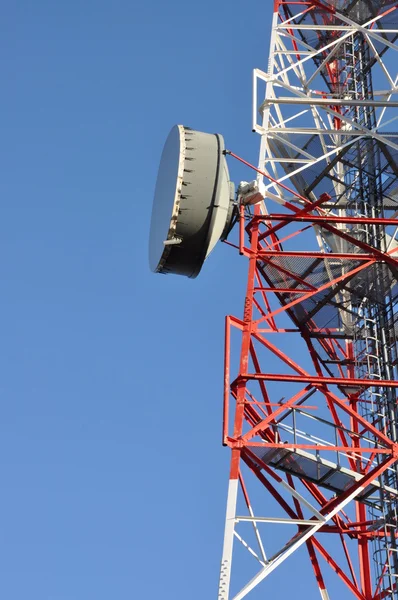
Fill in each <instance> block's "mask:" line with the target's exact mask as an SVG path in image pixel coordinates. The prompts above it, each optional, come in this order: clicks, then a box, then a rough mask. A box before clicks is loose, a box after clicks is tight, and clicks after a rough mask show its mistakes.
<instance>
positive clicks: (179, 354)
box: [0, 0, 318, 600]
mask: <svg viewBox="0 0 398 600" xmlns="http://www.w3.org/2000/svg"><path fill="white" fill-rule="evenodd" d="M271 13H272V3H271V2H260V1H254V0H247V1H246V2H244V3H242V2H226V1H220V0H219V1H216V2H215V1H214V0H212V1H209V0H202V1H201V2H196V3H187V2H183V1H182V0H173V1H172V2H160V1H158V0H156V1H147V2H142V3H141V2H139V3H134V2H129V1H127V0H114V1H112V2H111V1H110V0H107V1H105V0H97V1H95V2H94V1H93V0H91V1H90V0H84V1H83V2H82V1H80V2H78V1H76V0H71V1H68V2H66V1H62V0H61V1H58V2H49V1H47V0H42V1H38V2H27V1H26V0H19V1H18V2H11V3H4V4H3V10H2V19H1V35H0V44H1V51H0V56H1V82H2V94H1V96H0V115H1V138H2V142H1V146H0V152H1V157H0V159H1V166H2V168H1V172H2V176H1V178H0V189H1V197H2V202H1V207H2V208H1V219H0V244H1V261H0V265H1V289H2V296H1V297H2V302H1V304H2V319H1V336H0V340H1V342H0V343H1V364H2V367H1V379H0V390H1V399H2V400H1V404H0V406H1V409H0V477H1V493H0V515H1V516H0V596H1V598H4V600H26V599H29V600H91V599H92V600H109V599H110V598H112V599H116V598H117V599H121V600H124V599H126V600H127V599H130V600H132V599H134V600H135V599H142V600H152V599H155V598H156V599H159V598H161V599H162V600H203V599H210V598H215V597H216V594H217V580H218V570H219V561H220V557H221V547H222V536H223V521H224V511H225V501H226V491H227V479H228V462H229V454H228V451H227V450H226V449H223V448H222V447H221V444H220V440H221V400H222V395H221V394H222V388H221V386H222V359H223V318H224V315H225V314H226V313H235V314H238V315H239V314H241V308H242V304H243V295H244V285H245V267H246V264H245V262H244V259H243V258H240V257H239V256H237V254H235V252H233V251H232V250H230V249H228V248H227V247H225V246H220V247H219V248H217V249H216V251H215V252H214V253H213V255H212V256H211V259H210V260H209V261H208V263H207V264H206V266H205V268H204V270H203V273H202V275H201V276H200V278H198V279H197V280H194V281H190V280H186V279H182V278H180V279H179V278H176V277H162V276H155V275H153V274H151V273H150V272H149V269H148V265H147V240H148V229H149V220H150V210H151V202H152V194H153V190H154V185H155V180H156V173H157V166H158V160H159V157H160V153H161V150H162V145H163V142H164V140H165V138H166V136H167V134H168V131H169V129H170V128H171V127H172V126H173V125H174V124H175V123H183V124H185V125H188V126H191V127H193V128H197V129H200V130H203V131H210V132H212V131H219V132H221V133H223V134H224V136H225V138H226V143H227V146H228V147H229V148H231V149H232V150H234V151H236V152H237V153H240V154H242V155H244V156H245V157H246V158H248V159H249V160H252V161H256V155H257V148H258V143H259V139H258V137H257V136H256V135H255V134H252V133H251V114H250V113H251V73H252V69H253V67H255V66H258V67H263V68H264V67H265V66H266V64H267V54H268V43H269V37H268V36H269V29H270V22H271ZM231 174H232V176H233V178H234V179H235V181H239V180H240V179H243V178H246V177H250V175H249V174H248V173H247V171H246V170H243V169H241V168H240V167H239V166H237V165H231ZM290 568H291V567H290ZM277 581H279V582H283V581H282V580H281V579H279V580H278V576H276V577H275V582H277ZM275 585H276V583H275ZM285 586H286V587H285V589H286V593H287V592H288V591H289V590H290V591H291V582H290V581H288V580H285ZM272 589H273V588H272V587H271V588H269V590H272ZM282 590H283V588H282ZM311 594H312V595H311ZM304 595H305V597H306V600H308V599H309V598H310V599H311V600H312V598H317V597H318V592H317V590H316V587H315V585H313V587H312V588H311V590H307V591H306V592H305V594H303V597H304ZM281 597H284V596H281Z"/></svg>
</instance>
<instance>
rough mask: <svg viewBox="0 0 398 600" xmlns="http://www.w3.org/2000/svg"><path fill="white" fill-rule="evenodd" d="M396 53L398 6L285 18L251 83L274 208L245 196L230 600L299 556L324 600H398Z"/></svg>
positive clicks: (375, 3)
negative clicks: (343, 594)
mask: <svg viewBox="0 0 398 600" xmlns="http://www.w3.org/2000/svg"><path fill="white" fill-rule="evenodd" d="M397 39H398V4H397V3H396V2H391V1H388V0H307V1H299V0H296V1H294V2H293V1H292V2H289V1H288V0H286V1H282V0H276V1H275V4H274V13H273V23H272V34H271V47H270V55H269V67H268V72H263V71H260V70H259V69H256V70H255V72H254V102H253V129H254V130H255V131H257V132H258V133H259V134H260V135H261V147H260V157H259V164H258V168H257V169H256V170H257V173H258V178H257V183H258V189H259V190H260V192H261V194H262V196H263V197H264V198H265V201H264V202H262V203H256V200H255V201H253V202H250V201H247V202H245V201H244V198H243V196H242V202H241V205H240V227H239V250H240V253H241V254H243V255H244V256H246V257H247V259H248V265H249V266H248V280H247V292H246V299H245V308H244V315H243V318H237V317H233V316H229V317H227V320H226V353H225V394H224V429H223V443H224V444H225V445H227V446H229V447H230V448H231V469H230V481H229V491H228V502H227V514H226V523H225V537H224V550H223V558H222V565H221V576H220V588H219V599H220V600H230V599H231V598H235V600H241V599H242V598H244V597H245V596H246V595H247V594H248V593H249V592H251V591H252V590H254V588H256V587H257V586H258V585H259V584H261V585H262V586H266V585H267V584H266V582H263V580H264V579H265V578H266V577H267V576H268V575H269V574H270V573H272V572H273V571H274V570H275V569H276V568H277V567H279V565H281V564H282V563H283V562H284V561H285V560H286V559H288V557H289V556H291V555H292V554H293V553H295V552H296V551H298V550H299V549H300V548H301V549H303V551H307V553H308V555H309V559H310V562H311V565H312V569H313V572H314V574H315V581H316V585H317V586H318V588H319V591H320V593H321V597H322V599H323V600H325V599H327V598H329V597H333V594H332V593H331V592H330V591H329V592H328V584H327V581H329V580H330V577H329V575H327V574H326V571H327V569H329V567H331V569H332V571H334V573H335V574H336V576H337V577H338V578H339V579H340V580H341V582H342V583H343V584H345V586H346V587H347V589H348V590H349V591H350V592H351V594H352V595H353V596H354V597H357V598H358V599H359V600H373V599H374V600H377V599H378V600H382V599H384V598H388V599H396V598H398V577H397V575H398V539H397V524H398V523H397V505H398V491H397V490H398V471H397V459H398V439H397V436H398V432H397V427H398V408H397V391H396V389H397V387H398V377H397V368H398V346H397V337H398V312H397V301H398V260H397V259H398V241H397V235H396V234H397V225H398V221H397V215H398V185H397V179H398V153H397V151H398V134H397V133H394V131H396V129H397V128H396V125H397V113H396V108H397V107H398V101H397V92H398V88H397V83H398V78H397V75H396V71H397V69H396V64H395V62H396V61H397V59H398V54H397V50H398V44H397ZM262 90H264V92H263V96H262V97H261V93H262ZM258 109H259V110H258ZM259 115H260V117H259ZM230 154H232V153H230ZM232 156H236V155H233V154H232ZM236 158H237V157H236ZM271 209H272V210H271ZM273 211H276V212H273ZM237 335H238V336H239V338H240V341H239V346H240V358H239V361H237V364H234V356H235V353H234V351H232V352H231V345H232V344H233V342H235V338H236V336H237ZM278 365H279V366H278ZM281 396H283V398H282V399H281ZM252 488H253V490H254V491H253V492H252V491H251V489H252ZM270 524H272V525H273V529H272V531H273V532H276V531H277V529H276V526H277V528H278V532H277V533H273V534H272V536H270V535H268V534H267V527H268V526H269V525H270ZM237 547H238V548H241V549H242V550H243V551H244V552H248V553H249V555H250V557H251V559H252V560H253V564H256V565H257V567H256V571H257V572H254V574H252V573H250V574H249V576H248V577H247V578H246V579H245V573H246V566H247V564H248V563H247V561H246V558H245V559H244V561H242V562H240V558H239V557H240V556H241V555H239V556H238V554H237V553H236V548H237ZM232 567H233V568H232ZM248 573H249V571H248ZM231 574H232V577H231ZM240 578H242V580H241V581H240V580H239V579H240ZM231 582H232V583H231ZM262 582H263V583H262ZM234 588H236V589H234ZM348 595H349V594H348ZM281 597H282V596H281Z"/></svg>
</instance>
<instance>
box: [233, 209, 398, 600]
mask: <svg viewBox="0 0 398 600" xmlns="http://www.w3.org/2000/svg"><path fill="white" fill-rule="evenodd" d="M306 208H307V207H306ZM295 217H296V215H295V214H294V213H293V214H292V213H289V214H288V215H287V216H285V215H283V217H282V218H281V215H280V214H279V215H278V214H275V215H273V214H271V215H260V214H259V208H258V207H257V206H255V207H254V215H252V216H251V218H250V220H249V221H248V222H246V227H243V223H244V214H243V209H242V207H241V226H240V228H239V229H240V241H239V248H240V251H241V253H242V254H243V255H244V256H246V257H247V259H248V261H249V272H248V281H247V291H246V298H245V308H244V316H243V320H241V319H239V318H237V317H233V316H228V317H227V319H226V329H225V332H226V333H225V372H224V418H223V444H224V445H228V446H229V447H230V448H231V449H232V460H231V478H232V479H239V478H242V464H245V465H246V466H248V467H249V469H250V472H251V473H252V476H254V477H255V478H256V479H257V480H258V481H259V482H260V483H262V485H263V486H264V488H265V490H266V491H267V493H269V494H270V495H271V496H272V497H273V498H274V500H275V501H277V502H278V504H279V505H280V507H281V509H282V510H284V511H285V512H286V513H287V514H288V516H289V517H290V518H293V519H300V518H303V514H302V510H301V507H300V503H299V502H298V501H297V499H296V498H295V497H292V502H293V507H292V506H291V505H290V504H289V503H288V502H286V500H285V499H284V498H283V497H282V496H281V494H280V493H279V492H278V489H277V487H275V485H274V484H273V483H272V482H271V481H270V479H269V478H270V477H271V479H272V478H275V481H277V480H278V479H281V477H280V476H279V475H278V474H277V472H276V471H275V469H273V468H272V467H271V466H270V465H267V464H266V463H264V462H263V461H262V460H261V459H260V458H259V456H258V455H255V454H253V450H255V449H256V448H262V447H264V443H266V447H267V449H272V448H273V449H278V448H280V449H284V450H287V449H288V450H290V451H292V452H294V451H296V450H303V451H308V450H311V449H316V450H317V451H318V452H319V451H323V452H326V453H330V454H332V453H333V452H334V453H336V452H345V453H346V454H347V455H348V456H349V457H351V459H350V460H351V466H352V468H353V469H355V470H356V472H357V473H358V474H360V475H361V476H362V477H363V479H362V480H361V481H360V483H358V484H354V485H353V486H351V487H350V488H349V490H348V492H345V493H343V494H341V495H339V496H337V497H336V498H335V499H333V498H332V499H330V500H328V499H327V498H326V497H325V496H324V495H323V492H322V488H321V487H319V486H317V485H316V484H314V483H311V482H309V481H306V482H304V485H305V486H306V487H307V490H308V491H309V493H310V495H312V497H313V498H314V499H315V500H317V501H318V503H319V510H320V512H321V514H322V513H323V512H326V511H327V510H330V507H331V506H333V505H334V504H336V503H338V502H340V501H341V499H342V498H344V495H348V494H349V493H350V492H352V490H353V489H354V488H355V485H357V486H358V485H362V486H363V485H366V484H367V483H366V482H367V481H371V480H374V479H375V478H376V477H377V476H378V475H379V474H380V473H382V472H384V471H385V470H386V469H388V468H389V467H390V466H391V465H392V464H394V463H395V461H396V460H397V457H398V445H397V444H394V443H393V442H392V441H391V440H390V439H389V438H388V437H387V436H385V435H384V434H383V432H382V431H380V430H378V429H377V428H376V427H374V425H373V424H372V423H370V422H367V421H366V419H365V418H364V417H363V416H361V414H360V413H359V410H358V405H357V403H356V402H355V398H356V397H358V394H359V390H360V389H364V388H365V387H369V386H372V385H374V381H372V380H368V381H367V380H364V379H358V378H356V377H354V375H353V369H352V364H350V348H349V347H347V348H344V347H343V346H342V345H341V344H340V343H339V341H338V340H336V339H333V332H332V330H331V329H328V328H327V327H325V328H322V327H320V328H319V327H317V326H316V325H315V324H313V325H311V322H309V323H307V324H306V325H305V326H301V325H300V324H298V327H297V329H287V328H286V327H285V326H280V325H279V323H278V322H277V321H276V319H277V318H278V317H280V316H281V315H282V314H283V313H286V311H288V310H289V309H291V308H293V306H295V305H300V304H302V303H303V301H304V300H305V299H306V298H308V297H309V296H312V295H316V294H317V293H319V292H320V291H322V290H323V289H325V288H328V287H333V286H335V285H336V284H338V282H339V281H340V280H341V279H344V277H348V276H349V275H350V274H352V273H357V272H359V271H360V270H362V269H367V268H369V267H370V266H372V265H375V264H379V263H382V262H384V261H385V258H386V257H385V256H380V253H378V252H374V251H373V249H371V248H370V249H367V250H368V251H363V250H362V249H361V247H360V244H358V245H357V250H358V253H341V254H339V253H331V254H327V255H325V254H324V253H321V252H311V251H303V250H297V251H294V250H286V251H284V250H282V249H278V250H276V249H272V250H267V248H266V246H264V243H265V239H266V234H267V233H268V232H267V231H265V235H264V233H261V234H260V227H263V222H264V220H267V221H269V222H271V221H275V220H276V221H279V230H283V228H284V227H285V226H288V225H289V224H291V223H292V222H294V221H300V219H303V218H305V220H306V222H309V223H311V224H319V223H323V222H324V218H319V215H318V214H317V207H314V209H313V211H311V210H310V209H308V210H306V215H305V217H302V216H299V217H297V218H295ZM246 218H247V217H246ZM329 221H330V219H329ZM336 221H337V219H336ZM370 221H371V222H372V223H374V222H376V221H377V220H376V219H372V220H370V219H367V220H366V222H370ZM380 221H384V223H383V225H386V224H390V222H392V220H391V219H384V220H380ZM339 222H342V223H345V222H347V223H348V222H349V220H347V219H339ZM394 222H395V220H394ZM245 236H248V237H245ZM266 257H269V259H271V258H273V257H278V258H280V259H281V261H280V262H282V263H283V260H285V259H286V264H288V260H289V259H314V260H331V259H339V260H341V261H342V262H343V261H344V260H347V261H348V260H355V261H359V267H356V268H355V269H352V270H351V271H347V275H345V276H341V277H336V278H334V279H332V280H331V281H330V282H328V283H327V284H323V285H317V286H313V285H310V284H309V282H308V281H307V282H305V281H304V280H302V281H300V278H299V277H295V276H294V273H292V272H289V270H288V269H284V268H282V267H281V268H280V273H281V275H283V274H284V275H286V276H287V275H288V274H290V276H291V279H293V280H294V279H296V280H298V283H303V284H305V285H306V288H304V289H299V290H294V289H293V288H289V287H288V286H287V287H282V286H281V287H278V285H272V284H270V282H269V281H267V280H265V279H264V277H263V275H262V267H263V265H264V264H265V261H266V260H267V259H266ZM389 260H390V261H393V262H394V265H396V267H397V269H398V261H396V259H395V258H393V257H391V256H390V257H389ZM357 264H358V263H357ZM309 287H310V290H309V289H308V288H309ZM289 292H290V293H297V292H299V294H298V297H297V298H296V299H295V300H294V302H289V301H287V302H285V304H284V305H283V306H281V307H280V308H278V309H275V308H274V309H273V308H271V305H270V303H269V298H270V295H274V294H277V295H278V294H279V295H280V294H289ZM259 294H261V296H262V299H261V315H262V316H261V317H260V319H258V318H255V317H254V314H255V312H258V310H259V308H258V307H259V305H260V301H259V300H257V297H259ZM267 302H268V303H267ZM264 320H265V321H266V322H269V324H270V325H271V324H272V326H271V328H270V329H268V330H264V332H263V331H261V333H260V324H261V323H262V322H263V321H264ZM232 327H233V328H237V329H238V330H239V331H240V332H241V334H242V341H241V351H240V360H239V368H238V373H237V374H235V375H234V379H233V380H232V382H231V380H230V371H231V360H230V355H231V352H232V349H231V334H230V329H231V328H232ZM293 331H297V332H299V333H301V336H302V337H305V336H306V335H307V334H308V332H309V334H310V335H312V334H318V335H319V336H324V337H325V351H326V352H327V353H328V354H329V356H330V359H331V360H335V361H336V360H338V359H340V361H341V362H342V364H341V365H340V375H341V376H339V377H336V376H328V375H326V374H325V373H324V369H323V370H322V369H320V367H319V364H317V358H316V356H313V357H311V353H309V354H308V355H307V356H306V359H308V358H311V361H312V363H313V371H312V372H309V371H307V368H303V367H302V366H300V364H299V363H298V362H297V361H296V360H294V359H293V358H291V357H290V356H289V355H288V354H287V353H286V352H284V351H282V350H281V349H278V347H277V345H273V344H271V343H270V341H269V340H268V339H267V337H266V336H267V335H268V334H270V333H272V334H277V335H282V334H285V333H286V332H290V333H291V332H293ZM259 344H260V346H261V347H263V348H264V350H267V351H269V352H271V353H272V354H273V355H274V356H275V357H276V358H278V359H280V360H281V361H282V363H284V364H285V365H286V366H288V367H289V368H290V369H292V370H293V371H294V373H288V372H286V373H282V372H276V371H275V372H274V371H271V370H269V367H268V366H267V368H266V370H264V367H263V366H262V365H264V360H263V358H262V356H261V349H260V348H259ZM336 357H337V358H336ZM344 361H346V363H347V364H344ZM250 362H252V364H253V366H254V370H253V369H251V368H249V365H250ZM274 381H279V382H281V383H284V384H285V385H289V384H297V383H301V384H303V385H304V386H305V387H304V388H302V390H301V391H300V392H298V393H293V395H292V396H291V397H290V398H289V400H285V401H283V403H278V402H275V401H273V400H272V398H273V395H272V393H270V392H269V391H268V389H267V387H266V385H267V383H269V382H274ZM253 382H256V384H257V386H258V388H257V392H256V394H255V395H253V392H252V391H251V389H250V384H252V383H253ZM336 386H337V388H339V389H340V397H337V395H336V394H335V393H334V392H333V391H332V390H333V389H334V388H336ZM383 386H385V387H391V388H397V387H398V381H395V380H386V381H383ZM344 390H347V393H346V395H344ZM311 391H314V392H318V394H319V400H318V402H319V403H318V404H314V402H313V396H311V406H310V405H309V406H308V409H312V410H313V409H314V408H315V409H319V410H324V408H325V407H327V408H328V409H329V411H330V415H331V417H332V422H333V423H334V424H335V426H336V431H337V438H338V437H340V438H341V442H340V443H337V438H336V443H335V444H334V445H322V444H318V445H314V444H306V443H286V442H281V441H280V440H279V441H278V439H276V438H275V431H274V430H273V425H274V424H275V423H277V422H278V420H279V419H280V418H281V416H283V415H285V414H286V413H287V412H288V411H289V410H292V409H293V410H297V408H303V409H305V410H307V406H306V403H305V401H304V402H303V404H300V398H302V397H305V396H306V394H308V393H309V392H311ZM342 392H343V397H341V393H342ZM231 397H232V398H233V399H234V409H233V407H232V406H231V405H230V402H231ZM322 398H323V399H322ZM260 409H261V411H262V410H265V411H266V412H265V413H262V412H260ZM233 412H234V419H233V426H232V431H231V429H230V427H229V425H228V421H229V418H230V416H231V414H233ZM344 413H345V417H344ZM344 419H345V420H344ZM347 419H348V421H347ZM347 423H348V426H347ZM247 427H249V429H247ZM339 428H340V429H339ZM343 429H344V430H343ZM349 430H350V431H351V432H354V433H356V434H357V435H356V436H355V435H350V436H348V435H347V433H349ZM366 431H369V432H372V434H373V435H374V436H377V438H378V439H379V440H380V444H381V445H382V446H381V447H379V448H371V447H368V446H367V445H366V443H365V442H364V439H363V438H364V432H366ZM259 437H260V439H258V438H259ZM253 439H255V440H256V441H253ZM369 455H370V456H371V459H370V460H371V461H373V460H374V457H375V456H376V455H379V456H382V457H384V460H383V462H382V463H381V464H380V466H379V467H378V468H377V469H375V468H370V463H366V464H365V465H364V464H362V461H361V460H360V459H359V458H358V457H362V456H369ZM354 457H355V458H354ZM287 480H288V481H290V484H291V487H292V488H293V487H294V482H293V479H292V477H291V475H289V474H288V475H287ZM245 497H246V499H247V502H248V503H249V500H248V492H247V489H246V487H245ZM341 514H344V513H343V512H342V513H341ZM333 521H334V525H328V526H326V525H325V526H324V527H322V528H321V530H320V531H319V535H322V536H325V535H327V534H330V535H333V536H336V534H338V535H339V536H340V538H341V550H340V552H339V553H337V555H336V554H335V555H334V556H332V555H331V554H330V552H329V551H328V550H327V549H326V546H325V545H324V544H322V543H321V541H320V539H319V538H318V534H317V535H314V536H313V537H311V538H310V540H309V541H307V542H306V544H305V546H306V548H307V551H308V555H309V559H310V561H311V564H312V566H313V569H314V574H315V578H316V581H317V583H318V586H319V589H320V590H324V589H325V583H324V577H323V573H322V570H321V565H320V562H319V560H318V557H320V558H322V559H323V561H324V563H325V565H328V566H329V567H330V568H331V569H332V570H333V571H334V572H335V573H336V575H337V576H338V578H339V579H340V580H341V581H342V582H343V583H344V584H345V585H346V586H347V589H348V590H349V591H350V592H351V593H352V594H353V595H354V597H356V598H358V599H360V600H376V595H377V593H378V590H377V583H376V584H375V583H374V582H373V581H372V575H371V557H370V552H369V542H370V540H371V539H375V538H377V537H381V536H384V535H385V533H384V532H383V531H382V530H381V529H380V528H377V527H375V524H374V522H373V521H369V520H368V519H367V518H366V507H365V505H364V504H361V503H360V502H357V503H356V519H354V520H352V519H350V518H349V517H347V516H345V517H340V513H339V514H338V515H337V516H336V518H334V519H333ZM297 528H298V529H297V530H298V531H302V530H303V526H300V525H298V526H297ZM346 538H349V540H350V543H351V545H352V543H353V542H355V543H356V546H357V552H356V557H355V559H354V557H353V556H352V547H351V548H348V545H347V543H346V541H345V539H346ZM343 563H345V564H343ZM325 568H326V567H325ZM380 597H381V595H380V594H379V595H378V596H377V600H379V598H380Z"/></svg>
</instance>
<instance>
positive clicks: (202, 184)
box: [149, 125, 234, 277]
mask: <svg viewBox="0 0 398 600" xmlns="http://www.w3.org/2000/svg"><path fill="white" fill-rule="evenodd" d="M223 150H224V140H223V137H222V136H221V135H219V134H209V133H201V132H200V131H194V130H193V129H189V128H188V127H183V126H182V125H175V126H174V127H173V129H172V130H171V131H170V133H169V136H168V138H167V140H166V143H165V145H164V148H163V153H162V158H161V160H160V166H159V172H158V178H157V182H156V189H155V196H154V200H153V206H152V219H151V232H150V239H149V263H150V267H151V269H152V271H154V272H155V273H174V274H176V275H185V276H186V277H196V276H197V275H198V273H199V271H200V270H201V268H202V265H203V263H204V261H205V260H206V258H207V256H208V255H209V254H210V252H211V251H212V250H213V248H214V246H215V245H216V243H217V242H218V240H219V239H220V238H223V236H225V235H226V234H227V233H228V232H229V229H230V225H231V221H232V216H233V209H234V202H233V201H234V199H233V196H234V186H233V184H232V183H231V182H230V180H229V173H228V167H227V162H226V160H225V156H224V154H223Z"/></svg>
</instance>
